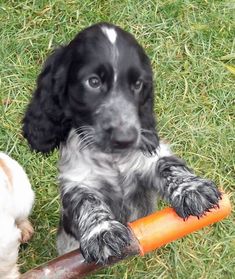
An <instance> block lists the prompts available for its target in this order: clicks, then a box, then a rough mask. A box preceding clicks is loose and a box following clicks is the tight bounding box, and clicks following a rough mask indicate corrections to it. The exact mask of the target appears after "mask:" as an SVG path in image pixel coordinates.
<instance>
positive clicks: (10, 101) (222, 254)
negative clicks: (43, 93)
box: [0, 0, 235, 279]
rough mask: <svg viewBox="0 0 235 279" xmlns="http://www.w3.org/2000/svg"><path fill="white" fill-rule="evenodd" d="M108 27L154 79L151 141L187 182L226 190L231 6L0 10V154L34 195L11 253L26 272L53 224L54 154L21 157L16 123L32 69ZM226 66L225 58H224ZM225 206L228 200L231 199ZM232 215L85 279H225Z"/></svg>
mask: <svg viewBox="0 0 235 279" xmlns="http://www.w3.org/2000/svg"><path fill="white" fill-rule="evenodd" d="M98 21H109V22H113V23H116V24H118V25H120V26H121V27H123V28H124V29H126V30H128V31H130V32H132V33H133V34H134V35H135V36H136V38H137V39H138V40H139V42H140V43H141V44H142V45H143V46H144V47H145V49H146V51H147V53H148V54H149V56H150V58H151V61H152V65H153V70H154V74H155V92H156V105H155V111H156V114H157V115H158V129H159V132H160V135H161V136H162V137H164V138H166V139H167V140H169V141H170V142H172V143H173V149H174V151H175V152H176V153H177V154H178V155H179V156H182V157H183V158H185V160H186V161H187V162H188V163H189V165H190V166H191V167H192V168H194V169H195V171H196V173H197V174H200V175H203V176H206V177H208V178H211V179H213V180H214V181H215V182H216V184H217V185H218V186H220V187H222V188H223V189H224V190H225V191H227V192H230V193H232V192H233V190H234V150H235V141H234V137H235V128H234V126H235V125H234V111H235V106H234V96H235V92H234V84H235V78H234V75H233V74H232V73H230V72H229V71H228V70H227V69H226V68H225V67H224V63H226V64H228V65H235V60H233V59H230V60H228V61H222V60H221V57H222V56H224V55H228V54H231V53H235V1H234V0H229V1H222V0H221V1H220V0H217V1H216V0H214V1H210V0H207V1H206V0H205V1H203V0H201V1H200V0H197V1H196V0H195V1H190V0H185V1H183V0H178V1H177V0H176V1H173V0H166V1H153V0H152V1H151V0H142V1H137V0H124V1H121V0H119V1H114V0H107V1H104V0H100V1H91V0H84V1H72V0H70V1H62V0H58V1H55V0H50V1H40V0H39V1H33V0H32V1H3V0H2V1H1V2H0V42H1V44H0V73H1V74H0V102H1V107H0V150H3V151H6V152H8V153H9V154H10V155H11V156H13V157H14V158H15V159H17V160H18V161H19V162H20V163H21V164H22V165H23V166H24V167H25V169H26V170H27V173H28V175H29V177H30V180H31V182H32V185H33V188H34V190H35V192H36V203H35V207H34V210H33V214H32V216H31V220H32V222H33V224H34V227H35V230H36V233H35V236H34V238H33V240H32V241H31V242H30V243H29V244H28V245H26V246H23V247H22V248H21V253H20V264H21V269H22V271H26V270H28V269H30V268H32V267H35V266H36V265H38V264H41V263H43V262H45V261H47V260H49V259H51V258H53V257H54V256H56V250H55V236H56V228H57V223H58V216H59V207H60V203H59V199H58V188H57V181H56V176H57V168H56V162H57V159H58V154H57V152H54V153H53V154H52V156H50V157H43V156H42V155H40V154H36V153H33V152H31V151H30V150H29V147H28V145H27V143H26V141H25V140H24V139H23V138H22V136H21V119H22V117H23V114H24V111H25V108H26V106H27V104H28V102H29V99H30V97H31V93H32V90H33V88H34V87H35V79H36V77H37V74H38V73H39V70H40V68H41V63H42V62H43V61H44V59H45V58H46V56H47V54H48V53H50V51H51V50H52V49H53V47H55V46H57V45H59V44H62V43H66V42H68V41H69V40H70V39H72V38H73V36H74V35H75V34H76V33H77V32H78V31H79V30H81V29H82V28H84V27H86V26H88V25H90V24H92V23H95V22H98ZM233 57H234V56H233ZM231 199H232V202H233V204H234V200H235V196H234V194H233V193H232V197H231ZM234 274H235V224H234V214H233V215H232V216H231V217H230V218H229V219H227V220H225V221H223V222H221V223H218V224H216V225H214V226H211V227H207V228H205V229H203V230H201V231H199V232H197V233H194V234H191V235H189V236H187V237H185V238H183V239H181V240H178V241H175V242H174V243H171V244H169V245H167V246H165V247H164V248H161V249H159V250H157V251H156V252H154V253H152V254H149V255H147V256H145V257H143V258H141V257H134V258H130V259H129V260H126V261H124V262H121V263H120V264H116V265H115V266H113V267H111V268H106V269H104V270H102V271H100V272H99V273H97V274H95V275H92V276H91V277H90V278H117V279H120V278H123V279H142V278H145V279H153V278H159V279H160V278H161V279H163V278H164V279H176V278H178V279H184V278H185V279H186V278H187V279H188V278H190V279H209V278H210V279H214V278H224V279H227V278H228V279H229V278H231V279H232V278H234V276H235V275H234Z"/></svg>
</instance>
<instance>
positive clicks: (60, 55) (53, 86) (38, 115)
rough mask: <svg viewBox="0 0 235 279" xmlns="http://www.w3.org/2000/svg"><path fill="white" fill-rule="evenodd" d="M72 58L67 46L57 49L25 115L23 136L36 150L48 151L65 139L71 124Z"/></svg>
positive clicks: (41, 77)
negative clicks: (68, 94) (67, 100)
mask: <svg viewBox="0 0 235 279" xmlns="http://www.w3.org/2000/svg"><path fill="white" fill-rule="evenodd" d="M70 61H71V58H70V55H69V53H68V52H66V47H61V48H60V49H57V50H55V51H54V52H53V54H52V55H50V56H49V57H48V59H47V61H46V62H45V65H44V68H43V70H42V72H41V73H40V75H39V76H38V79H37V87H36V90H35V92H34V94H33V97H32V100H31V102H30V104H29V106H28V108H27V110H26V113H25V116H24V118H23V136H24V137H25V138H26V139H27V140H28V143H29V145H30V146H31V148H32V149H34V150H36V151H40V152H43V153H48V152H50V151H52V150H53V149H54V148H56V147H58V146H59V144H60V142H61V141H63V140H65V138H66V136H67V134H68V132H69V130H70V128H71V123H70V120H69V119H68V118H66V116H65V112H64V110H65V109H64V108H65V106H66V104H65V97H64V94H65V90H66V82H67V76H68V70H69V64H70Z"/></svg>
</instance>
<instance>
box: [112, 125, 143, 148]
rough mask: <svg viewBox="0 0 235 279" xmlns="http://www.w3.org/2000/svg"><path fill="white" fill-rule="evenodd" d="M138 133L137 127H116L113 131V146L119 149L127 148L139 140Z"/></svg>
mask: <svg viewBox="0 0 235 279" xmlns="http://www.w3.org/2000/svg"><path fill="white" fill-rule="evenodd" d="M137 138H138V133H137V130H136V129H135V128H130V129H128V130H125V131H124V130H123V129H122V128H115V129H113V130H112V132H111V142H112V146H113V147H114V148H117V149H125V148H129V147H131V146H132V145H134V144H135V143H136V141H137Z"/></svg>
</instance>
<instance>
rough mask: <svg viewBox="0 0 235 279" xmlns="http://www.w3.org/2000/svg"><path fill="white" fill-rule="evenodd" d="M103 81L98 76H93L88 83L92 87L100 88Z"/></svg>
mask: <svg viewBox="0 0 235 279" xmlns="http://www.w3.org/2000/svg"><path fill="white" fill-rule="evenodd" d="M101 84H102V82H101V80H100V78H99V77H98V76H92V77H90V78H89V79H88V85H89V86H90V87H91V88H94V89H98V88H100V86H101Z"/></svg>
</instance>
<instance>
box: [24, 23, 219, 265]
mask: <svg viewBox="0 0 235 279" xmlns="http://www.w3.org/2000/svg"><path fill="white" fill-rule="evenodd" d="M23 133H24V136H25V137H26V139H27V140H28V142H29V144H30V146H31V147H32V149H35V150H37V151H41V152H43V153H49V152H50V151H52V150H53V149H54V148H57V147H60V161H59V182H60V191H61V202H62V208H61V221H60V227H59V230H58V240H57V246H58V252H59V253H60V254H63V253H66V252H68V251H70V250H73V249H75V248H78V247H80V249H81V252H82V253H83V255H84V257H85V259H86V260H87V261H96V262H99V263H102V264H104V263H106V262H107V261H108V259H109V257H110V256H120V255H121V253H122V251H123V249H124V247H125V246H126V245H128V244H129V242H130V238H131V235H130V233H129V231H128V229H127V227H126V224H127V222H129V221H132V220H135V219H137V218H140V217H142V216H145V215H147V214H149V213H150V212H152V211H153V210H154V209H155V204H156V199H157V197H162V198H164V199H165V200H167V201H168V202H169V203H170V204H171V205H172V206H173V207H174V208H175V210H176V212H177V213H178V214H179V215H180V216H181V217H183V218H187V217H188V216H189V215H195V216H198V217H200V216H201V215H203V214H204V213H205V212H206V211H208V210H209V209H210V208H213V207H214V206H216V205H217V204H218V200H219V198H220V193H219V191H218V190H217V188H216V187H215V185H214V183H213V182H211V181H210V180H207V179H203V178H200V177H198V176H196V175H195V174H194V173H193V172H192V171H191V170H190V169H189V168H188V167H187V166H186V164H185V162H184V161H183V160H181V159H179V158H177V157H176V156H175V155H174V154H173V153H172V152H171V151H170V148H169V146H168V145H167V144H164V143H163V142H161V141H159V138H158V135H157V131H156V122H155V118H154V111H153V81H152V70H151V65H150V62H149V59H148V57H147V55H146V54H145V52H144V50H143V49H142V47H141V46H140V45H139V44H138V43H137V42H136V40H135V39H134V38H133V36H131V35H130V34H129V33H127V32H125V31H123V30H122V29H120V28H119V27H117V26H114V25H111V24H106V23H100V24H96V25H93V26H91V27H89V28H87V29H85V30H83V31H82V32H80V33H79V34H78V35H77V36H76V37H75V38H74V40H72V41H71V42H70V43H69V44H68V45H67V46H63V47H61V48H59V49H57V50H55V51H54V53H53V54H52V55H51V56H50V57H49V58H48V59H47V61H46V63H45V66H44V68H43V70H42V72H41V74H40V75H39V77H38V81H37V88H36V90H35V92H34V95H33V98H32V100H31V102H30V104H29V106H28V108H27V111H26V114H25V117H24V120H23Z"/></svg>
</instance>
